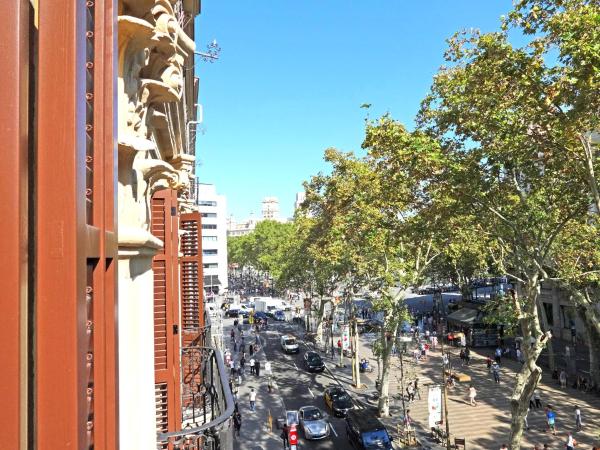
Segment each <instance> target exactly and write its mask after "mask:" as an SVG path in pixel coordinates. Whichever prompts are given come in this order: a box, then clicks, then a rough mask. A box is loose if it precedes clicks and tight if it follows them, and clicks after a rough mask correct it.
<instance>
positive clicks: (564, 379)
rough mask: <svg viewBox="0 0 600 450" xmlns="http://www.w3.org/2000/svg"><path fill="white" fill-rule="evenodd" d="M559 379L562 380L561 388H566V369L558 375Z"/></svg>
mask: <svg viewBox="0 0 600 450" xmlns="http://www.w3.org/2000/svg"><path fill="white" fill-rule="evenodd" d="M558 381H560V387H561V388H563V389H564V388H566V387H567V372H565V369H563V370H561V371H560V375H559V376H558Z"/></svg>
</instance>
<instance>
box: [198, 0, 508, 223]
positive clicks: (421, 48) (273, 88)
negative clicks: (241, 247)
mask: <svg viewBox="0 0 600 450" xmlns="http://www.w3.org/2000/svg"><path fill="white" fill-rule="evenodd" d="M510 7H511V1H510V0H421V1H419V0H412V1H410V0H304V1H292V0H266V1H250V0H203V1H202V14H201V15H200V16H199V18H198V19H197V46H198V49H199V50H203V49H204V48H205V46H206V44H207V43H208V42H210V41H212V39H214V38H216V39H217V40H218V42H219V44H220V45H221V47H222V52H221V57H220V60H219V61H218V62H216V63H214V64H210V63H205V62H200V61H199V59H198V58H196V64H197V68H196V72H197V74H198V75H199V77H200V103H201V104H202V105H203V107H204V124H203V127H204V129H205V134H204V135H199V136H198V140H197V148H196V154H197V157H198V159H199V162H200V165H199V167H198V168H197V172H198V176H199V178H200V181H202V182H206V183H214V184H216V186H217V190H218V191H219V193H221V194H225V195H226V196H227V201H228V210H229V211H228V213H229V214H233V215H234V217H235V218H236V219H238V220H240V219H244V218H246V217H247V216H248V215H249V213H250V212H251V211H252V212H254V213H255V215H259V214H260V203H261V200H262V198H263V197H265V196H276V197H278V198H279V201H280V205H281V211H282V216H284V217H287V216H291V214H292V212H293V202H294V197H295V193H296V192H299V191H301V190H302V182H303V181H304V180H308V179H309V178H310V176H311V175H314V174H316V173H317V172H319V171H324V170H327V168H326V166H325V164H324V162H323V158H322V157H323V151H324V150H325V149H326V148H328V147H336V148H338V149H341V150H344V151H350V150H358V149H359V148H360V144H361V142H362V139H363V135H364V117H365V110H364V109H360V105H361V104H362V103H371V104H372V105H373V106H372V108H371V110H370V113H369V114H370V116H371V117H376V116H378V115H381V114H382V113H384V112H386V111H389V112H390V113H391V114H392V116H393V117H394V118H396V119H398V120H400V121H402V122H404V123H406V124H407V125H408V126H412V124H413V118H414V115H415V113H416V112H417V110H418V107H419V102H420V101H421V99H422V98H423V97H424V96H425V95H426V93H427V91H428V89H429V86H430V83H431V79H432V76H433V75H434V74H435V72H436V71H437V69H438V67H439V66H440V65H441V64H442V63H443V60H442V56H443V52H444V50H445V48H446V43H445V39H446V38H448V37H449V36H450V35H451V34H452V33H453V32H455V31H458V30H460V29H463V28H480V29H482V30H483V31H493V30H497V29H498V25H499V17H500V15H502V14H504V13H506V12H508V10H509V9H510Z"/></svg>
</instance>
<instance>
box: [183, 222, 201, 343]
mask: <svg viewBox="0 0 600 450" xmlns="http://www.w3.org/2000/svg"><path fill="white" fill-rule="evenodd" d="M180 228H181V230H182V231H185V233H183V234H182V236H181V252H182V254H183V256H182V257H181V316H182V318H181V319H182V329H183V336H182V340H183V345H184V346H188V345H192V343H193V342H194V341H197V339H198V336H199V334H200V331H201V329H202V328H203V327H204V303H203V301H202V289H203V282H202V281H203V280H202V244H201V242H202V232H201V228H202V226H201V222H200V213H199V212H197V211H196V212H193V213H186V214H182V215H181V225H180ZM196 345H198V343H196Z"/></svg>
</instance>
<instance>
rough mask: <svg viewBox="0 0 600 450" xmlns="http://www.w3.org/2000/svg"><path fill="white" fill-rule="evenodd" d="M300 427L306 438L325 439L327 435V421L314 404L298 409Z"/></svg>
mask: <svg viewBox="0 0 600 450" xmlns="http://www.w3.org/2000/svg"><path fill="white" fill-rule="evenodd" d="M298 412H299V414H300V428H301V429H302V431H303V433H304V437H305V438H306V439H307V440H313V439H314V440H316V439H325V438H326V437H327V436H329V422H327V421H326V420H325V417H323V413H321V410H320V409H319V408H317V407H316V406H303V407H302V408H300V409H299V410H298Z"/></svg>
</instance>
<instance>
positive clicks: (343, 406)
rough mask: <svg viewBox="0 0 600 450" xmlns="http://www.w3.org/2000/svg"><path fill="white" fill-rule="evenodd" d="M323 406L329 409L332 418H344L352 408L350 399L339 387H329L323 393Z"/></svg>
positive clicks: (352, 404)
mask: <svg viewBox="0 0 600 450" xmlns="http://www.w3.org/2000/svg"><path fill="white" fill-rule="evenodd" d="M323 398H324V400H325V404H326V405H327V406H328V407H329V409H331V412H332V413H333V415H334V416H337V417H344V416H346V414H347V413H348V411H350V410H351V409H353V408H354V403H353V402H352V398H351V397H350V396H349V395H348V393H347V392H346V391H345V390H344V389H343V388H341V387H339V386H330V387H328V388H327V389H325V392H324V393H323Z"/></svg>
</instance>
